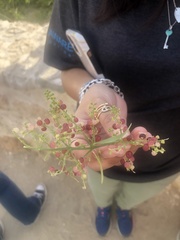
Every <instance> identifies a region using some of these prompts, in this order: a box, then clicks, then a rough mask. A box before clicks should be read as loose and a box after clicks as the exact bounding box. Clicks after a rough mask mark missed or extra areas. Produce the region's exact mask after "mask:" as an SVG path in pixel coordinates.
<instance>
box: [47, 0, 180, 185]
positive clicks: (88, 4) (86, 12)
mask: <svg viewBox="0 0 180 240" xmlns="http://www.w3.org/2000/svg"><path fill="white" fill-rule="evenodd" d="M100 2H101V1H100V0H55V2H54V7H53V13H52V17H51V21H50V25H49V30H48V33H47V41H46V45H45V54H44V60H45V62H46V63H47V64H48V65H50V66H53V67H55V68H57V69H60V70H67V69H71V68H77V67H80V68H83V66H82V64H81V62H80V60H79V58H78V56H77V55H76V53H75V52H74V51H73V49H72V47H71V44H70V43H69V42H68V40H67V38H66V36H65V31H66V30H67V29H74V30H77V31H80V32H81V33H82V34H83V36H84V37H85V39H86V40H87V42H88V44H89V46H90V48H91V51H92V52H93V54H94V56H95V57H96V60H97V61H98V64H99V65H100V67H101V69H102V72H103V74H104V75H105V77H106V78H109V79H111V80H112V81H114V82H115V83H116V84H117V85H118V86H119V87H120V88H121V90H122V92H123V93H124V95H125V100H126V102H127V105H128V122H129V123H132V126H133V127H136V126H139V125H142V126H144V127H146V128H147V129H148V131H150V132H151V133H152V134H154V135H156V134H158V135H160V137H161V138H169V140H168V141H167V142H166V145H165V149H166V152H165V153H164V154H163V155H158V156H156V157H152V156H151V155H150V153H147V152H146V153H145V152H143V151H141V150H138V152H137V153H136V154H135V158H136V161H135V171H136V173H135V174H134V173H132V172H127V171H126V170H125V169H123V168H122V167H113V168H110V169H108V170H105V171H104V174H105V175H106V176H108V177H110V178H114V179H122V180H125V181H133V182H143V181H153V180H157V179H161V178H163V177H167V176H169V175H171V174H174V173H177V172H179V171H180V138H179V136H180V24H178V23H176V24H175V25H174V27H173V34H172V35H171V36H170V37H169V41H168V45H169V49H163V46H164V42H165V39H166V35H165V31H166V30H167V29H168V27H169V22H168V15H167V9H166V7H165V8H164V10H163V11H162V13H161V14H160V16H159V17H158V18H156V19H154V20H153V21H151V17H152V16H154V13H155V10H156V9H157V5H158V2H159V1H155V0H149V1H145V3H144V4H141V6H140V7H138V8H136V9H133V10H132V11H130V12H128V13H126V14H123V15H120V16H118V17H115V18H114V19H112V20H109V21H106V22H103V23H97V22H96V21H95V16H96V14H97V12H98V10H99V7H100ZM173 11H174V8H173V4H171V3H170V12H171V17H172V19H171V21H172V22H174V17H173ZM72 81H73V79H72Z"/></svg>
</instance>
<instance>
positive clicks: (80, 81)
mask: <svg viewBox="0 0 180 240" xmlns="http://www.w3.org/2000/svg"><path fill="white" fill-rule="evenodd" d="M92 79H93V77H92V76H91V75H90V74H89V73H88V72H87V71H85V70H83V69H80V68H73V69H70V70H65V71H62V72H61V80H62V85H63V88H64V90H65V91H66V92H67V94H68V95H69V96H70V97H72V98H73V99H74V100H76V101H78V100H79V90H80V88H81V87H82V86H83V85H84V84H85V83H86V82H88V81H90V80H92Z"/></svg>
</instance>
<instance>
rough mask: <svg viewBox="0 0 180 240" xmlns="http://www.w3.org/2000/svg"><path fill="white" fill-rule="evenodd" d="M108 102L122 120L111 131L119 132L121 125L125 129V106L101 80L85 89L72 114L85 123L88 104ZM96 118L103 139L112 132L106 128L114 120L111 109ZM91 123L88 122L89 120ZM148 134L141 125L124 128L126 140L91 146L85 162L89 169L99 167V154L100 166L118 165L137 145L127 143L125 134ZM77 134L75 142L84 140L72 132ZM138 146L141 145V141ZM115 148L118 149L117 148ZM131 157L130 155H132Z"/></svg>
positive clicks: (135, 137)
mask: <svg viewBox="0 0 180 240" xmlns="http://www.w3.org/2000/svg"><path fill="white" fill-rule="evenodd" d="M104 103H108V104H109V105H111V106H116V107H117V108H119V109H120V115H121V116H120V118H121V119H122V120H123V121H122V124H121V129H114V131H115V132H118V131H119V130H120V131H121V132H122V130H123V129H125V130H126V129H127V126H126V117H127V106H126V102H125V101H124V99H122V98H121V97H120V96H119V95H117V94H116V93H115V92H114V91H113V90H112V89H110V88H109V87H107V86H105V85H103V84H97V85H95V86H93V87H91V88H90V89H89V90H88V91H87V93H86V94H85V96H84V98H83V100H82V102H81V104H80V106H79V107H78V109H77V111H76V116H77V117H78V119H79V121H80V122H81V123H82V124H84V125H88V123H89V122H90V121H91V118H90V113H89V111H90V105H91V104H94V105H96V106H100V105H101V104H104ZM98 120H99V122H98V124H97V125H98V128H99V129H100V132H99V138H100V139H101V140H103V139H107V138H108V137H109V136H111V135H112V131H109V129H112V128H113V126H114V124H116V121H115V120H114V119H113V117H112V112H111V111H107V112H103V113H102V114H100V115H99V119H98ZM91 124H92V123H91ZM149 136H151V134H150V133H148V132H147V130H146V129H145V128H143V127H138V128H135V129H134V130H133V131H132V132H131V133H130V132H129V131H127V130H126V135H125V136H124V141H126V144H123V145H122V146H120V144H118V146H117V144H114V145H108V146H104V147H100V148H98V149H96V150H93V151H92V152H91V154H88V161H86V162H87V165H88V166H89V167H91V168H92V169H94V170H96V171H99V168H100V166H99V163H98V161H97V157H100V159H101V167H102V168H103V169H107V168H110V167H112V166H114V165H116V166H117V165H118V166H119V165H121V163H122V161H121V160H122V159H123V158H124V157H126V153H128V154H132V157H133V154H134V153H135V152H136V151H137V149H138V148H139V147H140V145H139V146H138V145H136V146H134V145H131V144H130V143H129V140H128V139H129V138H131V139H132V140H141V142H142V137H143V138H144V139H146V138H147V137H149ZM76 137H77V138H78V142H79V143H82V144H85V139H83V137H82V136H76ZM141 146H142V145H141ZM117 148H118V151H117ZM75 155H76V156H77V157H78V158H79V157H82V156H84V155H86V152H85V151H84V150H80V151H76V153H75ZM132 157H131V159H132Z"/></svg>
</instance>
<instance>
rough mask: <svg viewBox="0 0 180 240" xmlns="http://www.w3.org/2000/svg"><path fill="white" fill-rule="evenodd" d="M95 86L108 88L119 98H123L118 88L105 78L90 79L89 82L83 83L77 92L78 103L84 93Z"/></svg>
mask: <svg viewBox="0 0 180 240" xmlns="http://www.w3.org/2000/svg"><path fill="white" fill-rule="evenodd" d="M95 84H104V85H106V86H108V87H109V88H111V89H113V90H114V91H115V92H116V93H117V94H118V95H119V96H120V97H121V98H124V94H123V93H122V92H121V90H120V88H119V87H118V86H116V85H115V84H114V82H113V81H111V80H110V79H106V78H100V79H92V80H91V81H89V82H87V83H85V84H84V85H83V86H82V87H81V89H80V91H79V103H81V101H82V99H83V97H84V95H85V93H86V92H87V91H88V90H89V89H90V88H91V87H92V86H94V85H95Z"/></svg>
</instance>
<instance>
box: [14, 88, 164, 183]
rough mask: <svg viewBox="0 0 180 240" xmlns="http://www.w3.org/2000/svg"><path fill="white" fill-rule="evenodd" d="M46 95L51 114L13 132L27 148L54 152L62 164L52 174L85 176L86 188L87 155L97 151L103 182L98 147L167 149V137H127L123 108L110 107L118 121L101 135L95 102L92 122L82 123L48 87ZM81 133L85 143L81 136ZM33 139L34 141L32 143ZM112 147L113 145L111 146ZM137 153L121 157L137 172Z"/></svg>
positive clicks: (153, 151) (75, 177) (127, 153)
mask: <svg viewBox="0 0 180 240" xmlns="http://www.w3.org/2000/svg"><path fill="white" fill-rule="evenodd" d="M45 96H46V98H47V100H48V101H50V104H49V116H48V117H47V118H45V119H42V118H40V117H39V118H38V119H37V120H36V121H35V122H34V123H33V124H32V123H25V124H24V125H23V127H22V129H21V130H20V129H18V128H14V129H13V133H14V134H15V136H16V137H17V138H18V139H19V140H20V141H21V142H22V143H23V145H24V148H26V149H32V150H37V151H40V152H43V153H46V156H47V155H48V154H53V155H54V156H55V157H56V159H57V160H58V167H56V168H55V167H51V168H50V169H49V170H48V172H49V173H50V174H51V175H52V176H56V175H58V174H61V173H65V174H66V175H68V176H71V177H73V178H74V179H75V180H77V181H78V179H81V180H82V183H83V188H86V184H85V180H86V165H87V157H88V155H89V154H93V156H94V157H95V159H96V160H97V162H98V164H99V167H100V172H101V182H103V168H102V164H101V158H100V155H99V153H98V151H95V150H96V149H98V148H101V147H104V146H108V145H116V146H117V147H116V148H115V150H116V151H120V150H121V149H122V147H125V146H126V145H129V144H130V145H133V146H141V147H142V149H143V150H144V151H149V150H151V154H152V155H153V156H155V155H157V153H159V152H160V153H164V152H165V150H164V148H163V147H162V144H164V143H165V140H166V139H164V140H160V138H159V137H158V136H156V137H151V138H148V139H147V140H145V139H144V138H143V137H142V139H139V140H133V139H130V138H129V137H127V135H128V132H129V129H130V127H131V126H129V128H127V127H126V128H124V127H123V126H124V123H125V121H124V119H121V118H120V110H119V109H118V108H116V107H115V106H112V107H111V109H110V111H111V113H112V118H113V120H114V122H116V123H115V124H113V126H112V128H110V129H109V132H110V133H111V135H112V136H111V137H108V138H106V139H102V138H101V131H102V128H101V127H99V125H98V124H93V122H94V116H95V111H96V105H93V104H91V106H90V108H89V109H90V114H89V117H90V119H91V121H90V122H88V124H86V125H84V124H82V123H81V122H80V121H79V119H78V118H77V117H76V116H74V115H73V114H70V113H69V112H68V110H67V106H66V104H65V103H64V102H63V101H61V100H57V99H56V97H55V95H54V93H52V92H51V91H49V90H47V91H46V92H45ZM79 135H80V136H81V139H83V140H84V141H83V143H82V142H80V141H79V140H78V138H77V136H79ZM29 142H30V143H29ZM77 150H83V151H85V152H86V153H85V154H84V156H82V157H80V158H79V159H78V158H77V157H76V156H75V155H74V152H75V151H77ZM109 151H111V149H109ZM134 160H135V159H134V156H133V153H132V152H131V151H127V152H126V154H125V157H124V158H123V159H121V165H123V166H124V167H125V168H126V169H127V170H128V171H130V170H131V171H133V172H134Z"/></svg>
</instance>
